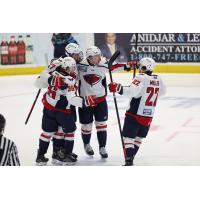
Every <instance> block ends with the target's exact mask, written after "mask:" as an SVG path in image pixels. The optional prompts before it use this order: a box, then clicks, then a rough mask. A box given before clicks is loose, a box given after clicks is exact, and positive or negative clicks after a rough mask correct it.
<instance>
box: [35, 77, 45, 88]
mask: <svg viewBox="0 0 200 200" xmlns="http://www.w3.org/2000/svg"><path fill="white" fill-rule="evenodd" d="M34 85H35V87H37V88H38V89H42V88H47V87H48V84H47V83H46V82H44V81H43V80H42V79H41V77H40V76H38V78H37V79H36V80H35V82H34Z"/></svg>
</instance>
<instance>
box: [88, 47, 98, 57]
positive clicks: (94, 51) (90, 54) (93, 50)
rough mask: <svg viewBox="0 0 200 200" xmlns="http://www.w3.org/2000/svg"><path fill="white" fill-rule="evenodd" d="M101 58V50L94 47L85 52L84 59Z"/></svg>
mask: <svg viewBox="0 0 200 200" xmlns="http://www.w3.org/2000/svg"><path fill="white" fill-rule="evenodd" d="M97 55H100V56H101V50H100V49H99V48H98V47H96V46H91V47H89V48H87V50H86V58H89V57H93V56H97Z"/></svg>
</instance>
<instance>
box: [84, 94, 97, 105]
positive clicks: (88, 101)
mask: <svg viewBox="0 0 200 200" xmlns="http://www.w3.org/2000/svg"><path fill="white" fill-rule="evenodd" d="M84 100H85V105H86V106H90V107H94V106H97V97H96V96H95V95H91V96H86V97H85V98H84Z"/></svg>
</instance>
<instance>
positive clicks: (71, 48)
mask: <svg viewBox="0 0 200 200" xmlns="http://www.w3.org/2000/svg"><path fill="white" fill-rule="evenodd" d="M66 56H69V57H72V58H73V59H74V60H75V61H76V63H77V64H78V63H80V62H81V61H82V59H83V52H82V51H81V49H80V47H79V45H78V44H75V43H70V44H68V45H67V46H66V47H65V55H64V56H62V57H66ZM62 57H61V58H59V59H57V61H54V62H53V63H52V64H50V66H51V65H56V66H59V61H61V60H62ZM56 66H54V67H56ZM77 87H78V86H77V84H76V85H75V88H77ZM71 110H72V113H73V115H74V119H75V122H76V108H75V106H72V105H71ZM64 141H65V140H64V133H63V130H62V127H59V128H58V131H57V132H56V133H55V134H54V135H53V155H52V164H56V165H59V164H62V160H63V156H64V154H63V149H64V143H65V142H64ZM73 156H75V157H76V158H77V155H76V154H74V153H73Z"/></svg>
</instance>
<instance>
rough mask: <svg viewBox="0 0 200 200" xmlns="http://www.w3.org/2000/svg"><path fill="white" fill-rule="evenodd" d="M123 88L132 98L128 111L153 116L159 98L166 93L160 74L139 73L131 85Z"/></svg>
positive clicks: (124, 92) (138, 114)
mask: <svg viewBox="0 0 200 200" xmlns="http://www.w3.org/2000/svg"><path fill="white" fill-rule="evenodd" d="M123 90H124V91H123V94H125V95H127V96H129V98H130V100H129V104H128V108H127V113H129V114H133V115H137V116H143V117H150V118H152V117H153V116H154V112H155V107H156V103H157V99H158V97H159V96H162V95H164V94H165V93H166V86H165V85H164V83H163V81H162V79H161V77H160V76H158V75H147V74H139V75H137V76H136V77H135V78H134V79H133V81H132V84H131V86H130V87H129V88H125V87H124V88H123Z"/></svg>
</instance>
